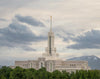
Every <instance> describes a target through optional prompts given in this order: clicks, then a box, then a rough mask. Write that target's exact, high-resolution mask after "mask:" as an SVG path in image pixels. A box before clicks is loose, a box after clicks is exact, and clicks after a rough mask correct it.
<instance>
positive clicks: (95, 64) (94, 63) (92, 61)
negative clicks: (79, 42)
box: [67, 55, 100, 70]
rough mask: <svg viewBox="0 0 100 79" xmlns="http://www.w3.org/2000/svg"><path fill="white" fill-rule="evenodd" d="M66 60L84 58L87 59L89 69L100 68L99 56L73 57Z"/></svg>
mask: <svg viewBox="0 0 100 79" xmlns="http://www.w3.org/2000/svg"><path fill="white" fill-rule="evenodd" d="M67 60H85V61H88V65H89V66H90V67H91V69H98V70H100V58H99V57H97V56H94V55H91V56H81V57H74V58H70V59H67Z"/></svg>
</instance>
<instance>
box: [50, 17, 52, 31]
mask: <svg viewBox="0 0 100 79" xmlns="http://www.w3.org/2000/svg"><path fill="white" fill-rule="evenodd" d="M50 32H52V16H50Z"/></svg>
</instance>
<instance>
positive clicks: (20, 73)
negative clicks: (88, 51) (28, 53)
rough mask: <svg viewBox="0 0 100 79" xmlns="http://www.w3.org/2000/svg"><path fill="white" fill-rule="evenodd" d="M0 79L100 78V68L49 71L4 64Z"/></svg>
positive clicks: (0, 71) (0, 70)
mask: <svg viewBox="0 0 100 79" xmlns="http://www.w3.org/2000/svg"><path fill="white" fill-rule="evenodd" d="M0 79H100V70H88V71H87V70H80V71H76V72H71V73H68V72H66V71H62V72H60V71H58V70H55V71H53V72H48V71H46V69H45V68H41V69H39V70H35V69H33V68H30V69H23V68H21V67H16V68H14V69H11V68H10V67H6V66H3V67H2V68H1V69H0Z"/></svg>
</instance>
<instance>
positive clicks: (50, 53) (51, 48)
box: [43, 16, 58, 58]
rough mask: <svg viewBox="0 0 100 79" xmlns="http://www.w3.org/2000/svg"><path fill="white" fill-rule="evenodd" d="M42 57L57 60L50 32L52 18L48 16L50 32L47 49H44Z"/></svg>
mask: <svg viewBox="0 0 100 79" xmlns="http://www.w3.org/2000/svg"><path fill="white" fill-rule="evenodd" d="M43 56H44V57H46V58H49V57H52V58H57V57H58V54H57V53H56V48H55V47H54V32H53V31H52V16H50V31H49V32H48V47H46V50H45V53H44V54H43Z"/></svg>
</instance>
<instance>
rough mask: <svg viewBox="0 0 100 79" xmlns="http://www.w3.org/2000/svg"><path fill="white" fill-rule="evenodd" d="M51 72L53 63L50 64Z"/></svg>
mask: <svg viewBox="0 0 100 79" xmlns="http://www.w3.org/2000/svg"><path fill="white" fill-rule="evenodd" d="M50 71H52V63H50Z"/></svg>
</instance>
